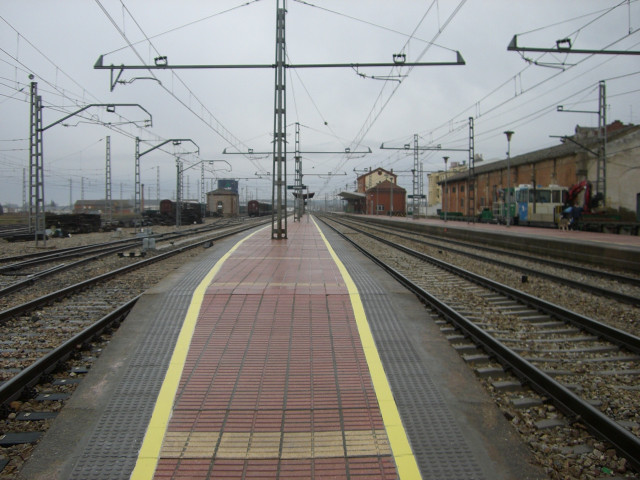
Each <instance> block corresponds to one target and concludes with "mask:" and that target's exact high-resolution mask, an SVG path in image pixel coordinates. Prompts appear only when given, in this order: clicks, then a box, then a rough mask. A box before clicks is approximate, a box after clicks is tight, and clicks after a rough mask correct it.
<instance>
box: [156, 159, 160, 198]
mask: <svg viewBox="0 0 640 480" xmlns="http://www.w3.org/2000/svg"><path fill="white" fill-rule="evenodd" d="M156 203H157V208H158V209H159V208H160V166H157V167H156Z"/></svg>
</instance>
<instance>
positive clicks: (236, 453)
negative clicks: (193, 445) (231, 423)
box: [216, 432, 251, 458]
mask: <svg viewBox="0 0 640 480" xmlns="http://www.w3.org/2000/svg"><path fill="white" fill-rule="evenodd" d="M250 439H251V434H250V433H235V432H234V433H223V434H222V439H221V440H220V446H219V447H218V450H217V452H216V457H218V458H246V456H247V452H248V451H249V440H250Z"/></svg>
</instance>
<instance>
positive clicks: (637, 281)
mask: <svg viewBox="0 0 640 480" xmlns="http://www.w3.org/2000/svg"><path fill="white" fill-rule="evenodd" d="M334 221H338V220H334ZM350 221H352V222H355V223H358V224H360V225H366V224H365V223H364V222H359V221H357V220H354V219H353V218H350ZM394 227H395V226H394ZM367 228H372V229H375V230H378V231H384V230H383V229H382V228H381V227H374V226H371V225H367ZM396 228H399V229H400V230H402V231H404V232H408V233H410V232H411V231H410V230H406V229H404V228H402V226H401V225H398V226H397V227H396ZM394 235H399V234H397V233H394ZM399 236H400V235H399ZM422 236H424V237H427V238H432V239H434V240H436V241H437V240H440V241H444V240H442V239H439V238H438V237H437V236H435V235H429V234H426V233H425V234H422ZM401 238H406V239H408V240H412V241H414V242H418V243H424V244H425V245H431V246H434V247H438V248H442V249H443V250H450V251H454V252H459V253H462V254H465V255H466V254H467V253H466V252H460V251H459V250H455V249H454V248H453V247H447V246H443V245H439V244H434V243H429V242H425V241H424V240H419V239H412V238H411V237H403V236H401ZM446 242H447V243H449V244H452V245H459V246H461V247H467V248H479V249H482V250H484V251H486V252H489V253H494V254H496V255H507V256H510V257H513V258H519V259H521V260H526V261H529V262H537V263H542V264H544V265H549V266H550V267H555V268H565V269H568V270H572V271H574V272H577V273H583V274H585V275H592V276H595V277H600V278H605V279H607V280H614V281H616V282H621V283H626V284H628V285H633V286H636V287H640V278H635V277H629V276H627V275H619V274H617V273H611V272H605V271H602V270H594V269H592V268H587V267H581V266H579V265H573V264H570V263H564V262H559V261H557V260H550V259H548V258H540V257H532V256H531V255H525V254H523V253H518V252H507V251H505V250H500V249H499V248H493V247H487V246H484V245H479V244H473V243H468V242H462V241H460V240H453V239H449V238H448V239H447V240H446ZM469 255H473V254H469ZM512 266H514V267H515V268H520V267H518V266H517V265H512ZM522 268H525V267H522ZM614 293H615V292H614ZM631 298H636V299H637V300H640V299H638V298H637V297H631Z"/></svg>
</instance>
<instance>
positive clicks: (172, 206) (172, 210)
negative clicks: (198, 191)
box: [144, 199, 204, 225]
mask: <svg viewBox="0 0 640 480" xmlns="http://www.w3.org/2000/svg"><path fill="white" fill-rule="evenodd" d="M180 204H181V207H182V208H181V209H180V223H181V224H182V225H191V224H194V223H198V224H200V223H202V217H203V214H202V212H203V211H204V204H202V203H199V202H193V201H183V202H180ZM144 216H145V217H147V218H148V220H149V221H150V222H151V223H153V224H154V225H175V224H176V202H174V201H173V200H169V199H165V200H161V201H160V210H148V211H145V212H144Z"/></svg>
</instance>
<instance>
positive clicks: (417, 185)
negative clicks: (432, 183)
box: [380, 117, 475, 218]
mask: <svg viewBox="0 0 640 480" xmlns="http://www.w3.org/2000/svg"><path fill="white" fill-rule="evenodd" d="M474 145H475V140H474V128H473V117H469V148H442V146H441V145H436V146H433V147H421V146H419V145H418V134H414V135H413V169H412V170H411V173H412V175H413V195H409V198H411V199H412V200H413V207H412V208H413V218H416V212H417V211H418V209H419V208H420V207H419V205H420V201H421V200H422V199H423V198H425V195H424V190H423V181H424V180H423V175H422V168H421V166H420V162H419V155H420V153H419V152H420V151H422V150H425V151H427V150H436V151H442V152H445V151H448V152H468V154H469V165H468V170H469V177H468V184H469V185H468V186H467V190H470V189H471V185H472V184H471V182H472V179H474V178H475V165H474V164H475V154H474ZM380 149H382V150H410V149H411V144H409V143H406V144H405V145H404V146H403V147H385V145H384V143H383V144H382V145H380ZM447 158H449V157H447ZM474 190H475V189H474ZM469 195H471V194H470V193H469ZM474 195H475V194H474ZM469 198H471V197H469ZM469 208H471V207H470V202H469V201H468V202H467V209H469ZM471 211H472V212H473V210H471ZM467 212H469V210H467Z"/></svg>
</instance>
